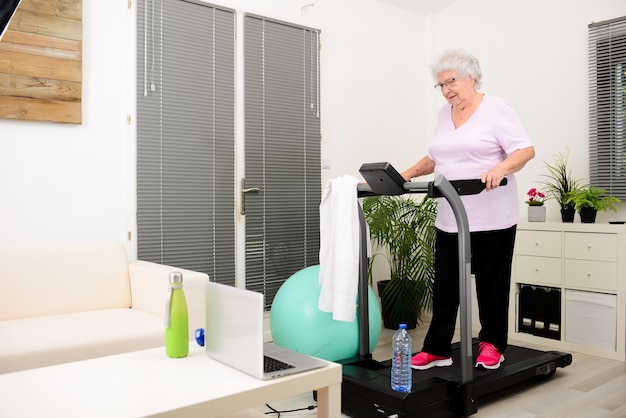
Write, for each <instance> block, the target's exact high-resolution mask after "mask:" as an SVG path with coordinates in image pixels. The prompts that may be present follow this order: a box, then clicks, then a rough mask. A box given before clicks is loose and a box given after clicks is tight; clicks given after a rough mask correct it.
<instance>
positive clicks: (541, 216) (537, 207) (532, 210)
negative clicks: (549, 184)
mask: <svg viewBox="0 0 626 418" xmlns="http://www.w3.org/2000/svg"><path fill="white" fill-rule="evenodd" d="M526 194H527V195H528V200H527V201H526V204H527V205H528V222H545V221H546V207H545V206H544V205H543V204H544V202H545V199H546V195H545V194H543V193H542V192H540V191H539V190H537V189H536V188H535V187H533V188H532V189H530V190H529V191H528V192H527V193H526Z"/></svg>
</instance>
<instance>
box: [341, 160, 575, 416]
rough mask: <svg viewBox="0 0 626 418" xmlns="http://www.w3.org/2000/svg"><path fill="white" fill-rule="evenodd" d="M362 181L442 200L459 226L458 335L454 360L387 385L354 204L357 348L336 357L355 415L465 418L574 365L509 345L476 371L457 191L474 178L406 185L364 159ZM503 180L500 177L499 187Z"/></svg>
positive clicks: (346, 406)
mask: <svg viewBox="0 0 626 418" xmlns="http://www.w3.org/2000/svg"><path fill="white" fill-rule="evenodd" d="M359 171H360V172H361V174H362V175H363V178H364V179H365V180H366V182H367V184H364V183H363V184H359V185H358V186H357V195H358V197H365V196H377V195H401V194H405V193H427V194H428V196H430V197H433V198H441V197H443V198H445V199H446V200H447V201H448V202H449V203H450V205H451V207H452V210H453V212H454V215H455V218H456V222H457V225H458V231H459V234H458V248H459V292H460V296H461V297H460V318H461V339H460V342H457V343H454V344H453V345H452V351H453V354H452V359H453V365H452V366H449V367H434V368H431V369H428V370H414V369H413V387H412V389H411V392H409V393H402V392H396V391H394V390H392V389H391V376H390V375H391V360H387V361H382V362H380V361H376V360H374V359H373V358H372V354H371V352H370V348H369V312H368V311H369V309H368V300H367V294H368V277H367V274H368V257H367V234H366V222H365V216H364V214H363V211H362V209H361V208H360V205H359V223H360V229H361V232H360V242H359V248H360V250H359V251H360V255H361V259H360V261H359V294H358V305H359V312H358V320H359V353H358V354H357V355H356V356H354V357H352V358H349V359H345V360H339V361H338V363H341V364H342V365H343V382H342V385H341V397H342V399H341V404H342V411H343V413H344V414H346V415H349V416H351V417H354V418H380V417H386V418H405V417H406V418H409V417H410V418H414V417H415V418H417V417H428V418H433V417H454V416H469V415H472V414H475V413H476V412H477V411H478V402H477V400H478V399H479V398H480V397H482V396H485V395H488V394H491V393H493V392H496V391H498V390H500V389H504V388H507V387H509V386H512V385H515V384H518V383H521V382H524V381H527V380H530V379H536V378H538V379H542V378H547V377H550V376H553V375H554V373H555V372H556V368H557V367H566V366H568V365H570V364H571V363H572V355H571V354H568V353H562V352H558V351H546V352H543V351H538V350H533V349H528V348H523V347H517V346H513V345H509V346H508V347H507V350H506V355H505V356H506V361H505V362H503V363H502V365H501V366H500V368H499V369H496V370H477V369H475V368H474V363H475V359H476V358H475V355H474V353H476V355H477V352H478V348H477V346H478V341H477V340H473V339H472V319H471V287H470V285H471V277H470V275H471V266H470V264H471V263H470V262H471V260H470V233H469V223H468V220H467V214H466V212H465V208H464V206H463V203H462V201H461V198H460V197H459V196H460V195H470V194H478V193H480V192H482V191H483V190H484V189H485V185H484V184H483V183H482V182H481V181H480V180H457V181H448V180H446V179H445V177H443V176H438V177H437V178H436V179H435V180H434V181H432V182H424V183H420V182H405V181H404V178H403V177H402V176H401V175H400V174H399V173H398V172H397V171H396V170H395V169H394V168H393V167H392V166H391V164H389V163H386V162H384V163H368V164H363V165H362V166H361V168H360V170H359ZM505 184H506V178H505V179H504V180H503V182H502V183H501V185H505Z"/></svg>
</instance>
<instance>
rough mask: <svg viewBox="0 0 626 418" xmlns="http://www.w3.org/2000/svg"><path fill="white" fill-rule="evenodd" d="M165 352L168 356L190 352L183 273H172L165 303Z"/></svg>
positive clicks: (178, 355)
mask: <svg viewBox="0 0 626 418" xmlns="http://www.w3.org/2000/svg"><path fill="white" fill-rule="evenodd" d="M165 353H166V354H167V355H168V357H173V358H179V357H186V356H187V354H189V317H188V314H187V300H186V299H185V292H183V275H182V274H181V273H178V272H173V273H170V286H169V289H168V291H167V301H166V304H165Z"/></svg>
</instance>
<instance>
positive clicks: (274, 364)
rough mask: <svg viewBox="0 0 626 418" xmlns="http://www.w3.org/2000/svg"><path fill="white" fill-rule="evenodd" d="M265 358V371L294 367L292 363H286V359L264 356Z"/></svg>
mask: <svg viewBox="0 0 626 418" xmlns="http://www.w3.org/2000/svg"><path fill="white" fill-rule="evenodd" d="M263 360H264V368H265V373H269V372H275V371H277V370H285V369H292V368H293V366H292V365H291V364H288V363H285V362H284V361H280V360H276V359H275V358H271V357H268V356H263Z"/></svg>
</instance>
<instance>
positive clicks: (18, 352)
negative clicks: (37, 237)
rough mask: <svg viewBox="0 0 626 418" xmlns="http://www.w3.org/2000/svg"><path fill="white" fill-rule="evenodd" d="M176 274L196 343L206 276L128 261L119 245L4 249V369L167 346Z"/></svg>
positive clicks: (0, 352)
mask: <svg viewBox="0 0 626 418" xmlns="http://www.w3.org/2000/svg"><path fill="white" fill-rule="evenodd" d="M172 271H180V272H181V273H182V274H183V289H184V290H185V296H186V298H187V304H188V310H189V337H190V340H193V338H194V333H193V332H194V330H195V329H196V328H200V327H204V317H205V313H204V304H205V302H204V299H205V285H206V282H207V281H208V275H207V274H205V273H199V272H195V271H191V270H185V269H179V268H176V267H171V266H166V265H161V264H156V263H151V262H146V261H129V260H128V257H127V255H126V250H125V248H124V246H123V245H122V244H120V243H103V244H80V245H78V244H76V245H19V246H17V245H15V246H0V373H8V372H13V371H19V370H24V369H30V368H35V367H42V366H48V365H52V364H58V363H65V362H69V361H76V360H83V359H88V358H94V357H100V356H105V355H112V354H118V353H123V352H128V351H134V350H141V349H146V348H152V347H159V346H163V345H164V341H165V340H164V339H165V331H164V325H163V314H164V311H165V300H166V294H167V289H168V278H169V274H170V273H171V272H172ZM190 344H195V342H192V343H190ZM163 355H165V353H164V354H163Z"/></svg>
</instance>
